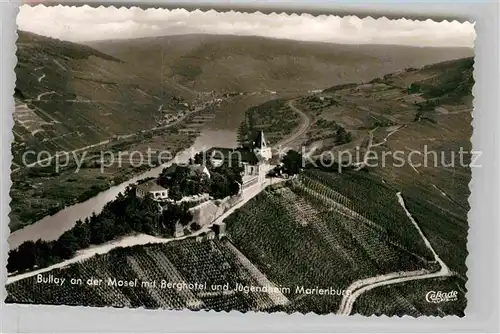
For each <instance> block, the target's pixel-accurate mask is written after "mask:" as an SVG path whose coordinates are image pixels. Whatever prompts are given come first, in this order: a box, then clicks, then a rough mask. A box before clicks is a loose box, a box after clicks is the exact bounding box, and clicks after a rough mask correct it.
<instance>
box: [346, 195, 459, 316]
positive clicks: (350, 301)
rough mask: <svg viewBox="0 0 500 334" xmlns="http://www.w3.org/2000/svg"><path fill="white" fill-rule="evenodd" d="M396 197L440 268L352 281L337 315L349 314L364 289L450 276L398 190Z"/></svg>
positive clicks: (449, 272) (448, 270) (446, 267)
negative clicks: (431, 270) (433, 270)
mask: <svg viewBox="0 0 500 334" xmlns="http://www.w3.org/2000/svg"><path fill="white" fill-rule="evenodd" d="M396 196H397V198H398V202H399V205H401V207H402V208H403V209H404V211H405V213H406V215H407V216H408V218H409V219H410V221H411V223H412V224H413V225H414V226H415V228H416V229H417V231H418V233H419V234H420V237H421V238H422V240H423V241H424V243H425V245H426V246H427V248H428V249H429V250H430V251H431V253H432V255H433V256H434V259H435V261H436V262H437V263H439V265H440V267H441V268H440V270H438V271H436V272H430V271H428V270H425V269H421V270H416V271H401V272H395V273H390V274H386V275H378V276H374V277H369V278H365V279H361V280H358V281H356V282H354V283H352V284H351V285H350V286H349V287H348V288H347V290H348V291H350V292H351V294H349V295H345V296H344V297H343V298H342V301H341V302H340V307H339V310H338V312H337V314H339V315H349V314H351V312H352V307H353V305H354V303H355V302H356V299H358V297H359V296H361V295H362V294H363V293H365V292H366V291H370V290H372V289H374V288H377V287H380V286H386V285H391V284H397V283H402V282H408V281H415V280H421V279H428V278H436V277H446V276H451V271H450V269H449V268H448V266H447V265H446V263H444V261H443V260H441V258H440V257H439V255H438V254H437V253H436V252H435V251H434V248H433V247H432V245H431V243H430V242H429V240H428V239H427V237H426V236H425V235H424V233H423V232H422V230H421V229H420V226H418V224H417V222H416V221H415V219H413V216H412V215H411V213H410V212H409V211H408V209H407V208H406V204H405V201H404V199H403V196H402V195H401V192H398V193H397V194H396Z"/></svg>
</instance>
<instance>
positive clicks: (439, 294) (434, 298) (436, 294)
mask: <svg viewBox="0 0 500 334" xmlns="http://www.w3.org/2000/svg"><path fill="white" fill-rule="evenodd" d="M425 300H426V301H427V302H428V303H434V304H438V303H444V302H454V301H456V300H458V291H455V290H453V291H450V292H443V291H429V292H427V294H426V295H425Z"/></svg>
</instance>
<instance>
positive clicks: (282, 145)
mask: <svg viewBox="0 0 500 334" xmlns="http://www.w3.org/2000/svg"><path fill="white" fill-rule="evenodd" d="M287 105H288V107H290V109H292V110H293V111H295V112H296V113H298V114H299V115H300V117H301V118H302V121H301V123H300V125H299V127H298V128H297V129H296V131H295V132H294V133H293V134H291V135H290V136H289V137H288V138H284V139H282V140H280V141H279V142H277V143H276V144H275V145H273V146H272V148H273V149H276V150H279V151H281V152H283V151H286V150H287V149H288V148H287V147H286V146H287V145H289V144H290V143H292V142H293V141H295V140H296V139H297V138H299V137H300V136H302V135H303V134H305V133H306V131H307V129H309V126H310V125H311V119H310V118H309V116H307V115H306V113H304V112H303V111H302V110H300V109H299V108H297V107H296V106H295V105H294V104H293V100H289V101H288V102H287Z"/></svg>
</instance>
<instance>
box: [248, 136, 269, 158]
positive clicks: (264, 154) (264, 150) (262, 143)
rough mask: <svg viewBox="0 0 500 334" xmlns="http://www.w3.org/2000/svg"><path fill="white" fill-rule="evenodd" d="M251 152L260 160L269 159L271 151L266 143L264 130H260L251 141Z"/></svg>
mask: <svg viewBox="0 0 500 334" xmlns="http://www.w3.org/2000/svg"><path fill="white" fill-rule="evenodd" d="M252 148H253V152H254V153H255V155H256V156H257V157H258V158H259V159H262V160H265V161H267V160H271V158H272V156H273V153H272V151H271V147H270V146H269V145H268V143H267V141H266V138H265V137H264V131H260V132H259V134H258V135H257V138H255V140H254V142H253V143H252Z"/></svg>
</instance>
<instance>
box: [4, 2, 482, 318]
mask: <svg viewBox="0 0 500 334" xmlns="http://www.w3.org/2000/svg"><path fill="white" fill-rule="evenodd" d="M16 23H17V28H18V30H17V41H16V48H17V51H16V57H17V64H16V67H15V69H14V71H15V75H16V83H15V90H14V100H15V110H14V111H13V115H12V117H13V120H14V126H13V128H12V133H13V140H12V144H11V151H12V162H11V180H12V185H11V188H10V198H11V201H10V209H11V211H10V213H9V229H10V235H9V237H8V245H9V252H8V256H7V272H8V277H7V281H6V286H5V288H6V291H7V298H6V300H5V302H6V303H11V304H31V305H33V304H46V305H67V306H90V307H116V308H147V309H168V310H183V309H186V310H194V311H196V310H209V311H210V310H213V311H227V312H230V311H240V312H248V311H252V312H267V313H274V312H285V313H288V314H291V313H302V314H307V313H316V314H338V315H355V314H359V315H363V316H373V315H375V316H380V315H386V316H406V315H407V316H412V317H421V316H438V317H445V316H459V317H463V316H464V315H465V309H466V306H467V299H466V292H467V290H466V283H467V265H466V258H467V256H468V249H467V236H468V230H469V223H468V219H467V215H468V212H469V209H470V206H469V201H468V199H469V196H470V190H469V183H470V181H471V168H474V167H481V166H480V165H479V160H480V159H479V158H480V156H481V152H479V151H474V150H473V149H472V145H471V136H472V132H473V128H472V125H471V122H472V111H473V99H474V97H473V94H472V88H473V86H474V76H473V71H474V40H475V37H476V33H475V30H474V24H473V23H469V22H458V21H447V20H444V21H440V22H437V21H433V20H430V19H428V20H425V21H423V20H422V21H418V20H410V19H405V18H401V19H388V18H385V17H382V18H378V19H375V18H372V17H365V18H362V17H357V16H335V15H317V16H314V15H309V14H302V15H297V14H285V13H261V12H254V13H243V12H236V11H226V12H218V11H215V10H207V11H202V10H186V9H182V8H179V9H162V8H138V7H129V8H127V7H121V8H116V7H105V6H100V7H89V6H62V5H57V6H44V5H22V6H21V7H20V9H19V13H18V16H17V19H16Z"/></svg>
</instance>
